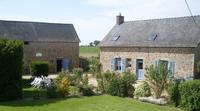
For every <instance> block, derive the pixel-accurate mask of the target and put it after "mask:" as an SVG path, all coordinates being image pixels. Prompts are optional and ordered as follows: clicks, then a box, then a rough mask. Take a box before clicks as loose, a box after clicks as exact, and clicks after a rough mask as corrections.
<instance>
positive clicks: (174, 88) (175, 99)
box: [168, 79, 181, 107]
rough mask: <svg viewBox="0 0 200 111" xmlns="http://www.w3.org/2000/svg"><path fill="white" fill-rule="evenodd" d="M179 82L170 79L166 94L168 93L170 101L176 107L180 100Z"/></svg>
mask: <svg viewBox="0 0 200 111" xmlns="http://www.w3.org/2000/svg"><path fill="white" fill-rule="evenodd" d="M180 83H181V80H178V79H176V80H174V81H171V82H170V84H169V86H168V94H169V95H170V101H171V103H172V104H174V106H175V107H177V106H178V105H179V104H180V101H181V97H180V91H179V85H180Z"/></svg>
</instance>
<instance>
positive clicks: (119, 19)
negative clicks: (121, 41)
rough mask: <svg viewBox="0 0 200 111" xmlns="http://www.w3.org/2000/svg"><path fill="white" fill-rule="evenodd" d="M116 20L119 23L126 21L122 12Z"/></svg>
mask: <svg viewBox="0 0 200 111" xmlns="http://www.w3.org/2000/svg"><path fill="white" fill-rule="evenodd" d="M116 22H117V25H120V24H122V23H124V16H122V15H121V13H119V15H118V16H117V17H116Z"/></svg>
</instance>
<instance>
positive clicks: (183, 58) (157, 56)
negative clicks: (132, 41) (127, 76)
mask: <svg viewBox="0 0 200 111" xmlns="http://www.w3.org/2000/svg"><path fill="white" fill-rule="evenodd" d="M199 50H200V48H196V49H195V48H139V47H133V48H130V47H127V48H126V47H123V48H117V47H101V52H100V62H101V64H102V68H101V69H102V71H103V72H105V71H107V70H111V64H112V63H111V60H112V59H113V58H124V59H125V58H129V59H130V60H131V68H130V70H131V72H133V73H136V60H137V59H143V65H144V69H145V67H146V66H149V65H151V64H154V63H155V61H156V60H166V61H173V62H174V63H175V69H174V77H187V76H194V73H195V72H196V71H195V69H194V67H195V66H196V65H195V59H196V60H197V59H198V60H200V58H199V55H200V53H199ZM197 53H198V54H199V55H198V57H197V55H196V56H195V54H197ZM144 74H145V70H144Z"/></svg>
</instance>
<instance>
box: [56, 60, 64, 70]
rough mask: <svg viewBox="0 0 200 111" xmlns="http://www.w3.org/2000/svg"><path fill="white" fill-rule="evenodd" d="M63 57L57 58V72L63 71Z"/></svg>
mask: <svg viewBox="0 0 200 111" xmlns="http://www.w3.org/2000/svg"><path fill="white" fill-rule="evenodd" d="M62 62H63V61H62V59H57V62H56V63H57V65H56V69H57V72H61V70H62Z"/></svg>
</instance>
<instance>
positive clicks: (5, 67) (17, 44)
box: [0, 39, 23, 101]
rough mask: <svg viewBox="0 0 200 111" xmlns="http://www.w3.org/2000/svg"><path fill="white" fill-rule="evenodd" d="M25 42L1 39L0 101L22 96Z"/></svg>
mask: <svg viewBox="0 0 200 111" xmlns="http://www.w3.org/2000/svg"><path fill="white" fill-rule="evenodd" d="M22 60H23V42H21V41H19V40H8V39H0V68H1V69H0V76H1V77H0V101H5V100H14V99H19V98H22Z"/></svg>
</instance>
